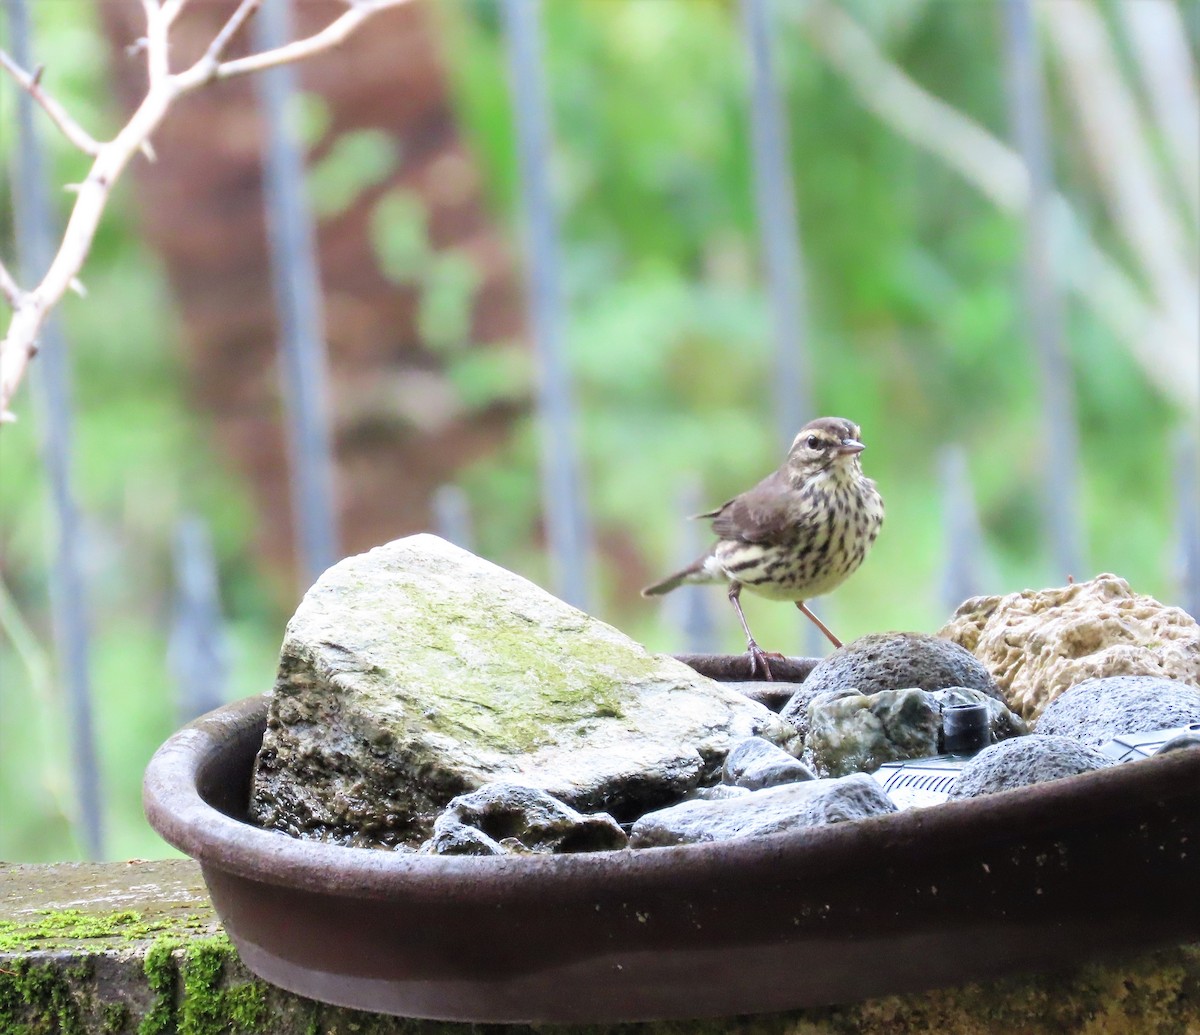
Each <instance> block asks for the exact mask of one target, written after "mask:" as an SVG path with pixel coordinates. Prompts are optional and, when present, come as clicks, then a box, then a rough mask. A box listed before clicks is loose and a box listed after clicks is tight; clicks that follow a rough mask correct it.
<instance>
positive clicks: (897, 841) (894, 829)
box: [143, 694, 1200, 900]
mask: <svg viewBox="0 0 1200 1035" xmlns="http://www.w3.org/2000/svg"><path fill="white" fill-rule="evenodd" d="M268 698H269V695H268V694H261V695H258V696H257V697H251V698H247V699H245V700H243V701H239V702H236V703H234V704H231V705H226V706H224V707H223V708H220V709H217V710H216V711H214V712H210V713H209V714H208V715H205V716H201V717H200V718H199V719H197V720H195V721H194V722H192V723H190V724H189V725H187V726H185V727H184V728H183V729H181V730H180V731H178V732H177V733H175V734H174V735H173V736H172V737H170V738H169V739H168V740H167V741H166V742H165V743H164V744H163V746H162V747H160V748H159V750H158V751H157V752H156V753H155V755H154V757H153V758H152V759H151V761H150V763H149V765H148V767H147V769H146V775H145V779H144V783H143V804H144V808H145V812H146V816H147V818H148V820H149V821H150V824H151V826H152V827H154V829H155V830H156V831H157V832H158V833H159V834H160V835H161V836H162V837H163V839H164V840H166V841H167V842H168V843H169V844H171V845H173V846H174V847H175V848H178V849H179V850H181V851H183V852H184V853H186V854H187V855H190V856H192V857H193V858H194V859H196V860H197V861H198V862H199V863H200V864H201V865H202V866H213V867H216V868H218V869H221V870H224V871H226V872H229V873H232V874H236V875H238V876H241V877H244V878H248V879H251V880H254V881H259V882H263V883H267V884H273V885H279V886H286V887H293V888H304V889H309V890H313V891H326V892H327V891H329V890H330V888H331V875H336V881H335V883H336V885H337V886H338V887H339V889H340V890H342V891H345V892H348V893H353V894H354V895H355V897H359V898H378V899H387V898H391V897H393V896H394V895H395V894H396V893H397V892H398V891H403V893H404V894H405V895H409V896H411V895H414V894H415V895H420V896H422V897H424V896H429V897H439V896H441V895H445V894H448V893H454V894H456V895H461V894H462V893H464V892H466V893H468V894H469V893H470V891H471V889H472V888H477V889H479V890H480V894H483V893H484V892H483V889H484V888H486V889H487V892H486V894H487V895H488V896H489V900H490V899H491V897H493V896H494V894H495V888H496V887H508V888H510V889H512V890H513V892H514V893H515V894H517V895H518V896H521V895H527V896H528V897H531V898H532V897H535V896H542V895H545V894H548V893H552V892H557V894H561V895H564V896H565V895H570V894H572V893H574V892H583V891H584V889H586V888H588V887H594V886H595V885H596V883H597V882H598V881H599V882H602V883H603V884H605V885H606V886H607V888H608V893H609V894H616V893H619V892H620V890H621V887H622V885H626V886H628V887H629V889H630V891H632V890H633V889H634V888H637V887H643V886H645V885H646V884H647V883H649V884H656V883H659V882H664V883H665V882H668V881H671V880H673V879H676V878H678V877H679V875H680V874H681V873H689V872H690V873H692V874H693V875H694V876H698V877H702V876H706V875H707V876H710V877H716V876H717V875H718V874H720V873H736V872H739V871H740V872H743V873H744V874H746V875H752V874H753V872H754V871H755V870H758V869H760V868H763V867H766V868H767V869H771V870H773V869H776V868H778V867H790V868H793V869H799V870H811V871H812V872H813V873H815V874H819V873H821V872H828V867H830V866H836V865H837V863H838V860H839V859H843V858H847V857H853V856H854V855H855V854H857V853H860V852H862V851H865V850H870V851H872V852H880V851H888V850H889V849H891V850H897V851H900V852H901V853H903V851H904V850H905V849H906V848H907V849H908V850H910V851H911V850H912V849H913V847H914V846H920V845H923V844H924V845H934V844H936V843H937V842H938V841H939V839H941V838H944V837H949V838H954V839H956V840H957V839H962V838H972V839H976V840H978V841H979V842H980V843H983V844H986V843H988V842H991V841H993V840H994V841H995V842H996V844H997V845H1005V844H1011V842H1012V840H1013V829H1014V825H1024V826H1025V828H1026V829H1027V830H1029V827H1028V824H1030V823H1031V822H1033V823H1035V824H1036V825H1037V829H1041V828H1044V827H1048V826H1052V825H1053V824H1054V823H1055V822H1061V821H1062V820H1063V819H1064V818H1069V817H1072V816H1073V815H1074V813H1075V809H1076V807H1077V806H1079V805H1080V804H1081V803H1086V802H1092V803H1094V802H1096V801H1098V800H1112V798H1113V797H1114V796H1119V797H1120V798H1121V799H1126V798H1129V797H1131V796H1132V797H1133V798H1134V799H1138V798H1141V799H1143V800H1144V799H1145V798H1147V797H1150V798H1163V797H1167V798H1177V797H1180V796H1181V794H1180V792H1179V790H1178V788H1179V787H1180V786H1182V787H1185V788H1186V787H1189V786H1190V787H1193V788H1195V787H1200V751H1194V750H1193V751H1178V752H1173V753H1171V754H1170V755H1165V756H1159V757H1156V758H1152V759H1147V760H1142V761H1138V762H1135V763H1130V764H1125V765H1114V766H1112V767H1110V768H1108V769H1104V770H1100V771H1098V772H1093V773H1086V774H1083V775H1079V776H1073V777H1067V778H1064V779H1060V780H1055V781H1051V782H1047V783H1041V784H1035V785H1033V786H1030V787H1023V788H1019V789H1015V790H1010V791H1004V792H1001V793H997V794H992V795H987V796H984V797H981V798H975V799H968V800H964V801H955V802H947V803H945V804H943V805H939V806H936V807H935V808H932V809H924V810H908V811H904V812H898V813H893V814H889V815H885V816H876V817H871V818H869V819H863V820H857V821H854V822H849V823H836V824H830V825H826V826H820V827H814V828H808V829H806V830H801V831H793V832H786V833H778V834H771V835H764V836H761V837H753V838H741V839H735V840H728V841H719V842H709V843H704V844H691V845H679V846H671V847H660V848H645V849H637V850H629V849H625V850H620V851H608V852H591V853H580V854H576V855H552V856H551V855H526V856H490V857H476V856H471V857H462V856H438V855H414V854H410V853H398V852H390V851H386V850H378V849H369V848H354V847H345V846H341V845H332V844H327V843H323V842H319V841H311V840H302V839H298V838H294V837H291V836H289V835H287V834H284V833H281V832H272V831H268V830H265V829H263V828H261V827H258V826H255V825H254V824H252V823H250V822H248V821H243V820H239V819H235V818H233V817H231V816H228V815H226V814H225V813H224V812H221V811H220V810H219V809H217V808H216V807H215V806H213V805H211V804H209V803H208V802H207V801H206V800H205V799H204V797H203V796H202V795H201V793H200V789H199V785H200V783H201V782H202V780H203V779H204V777H205V775H206V773H207V772H208V771H209V770H210V769H211V768H212V767H214V766H216V765H218V764H219V763H220V762H221V760H222V758H223V757H224V755H225V754H227V753H228V751H229V743H228V742H229V740H230V735H231V734H232V735H233V736H235V737H236V736H243V737H244V736H246V735H247V730H248V728H250V727H252V726H255V725H258V726H265V720H266V710H267V702H268ZM1031 735H1032V736H1036V735H1037V734H1031ZM260 736H261V735H259V737H260ZM1172 788H1175V790H1174V792H1172V790H1171V789H1172ZM1194 797H1195V795H1194V792H1193V798H1194ZM1029 832H1031V833H1032V832H1034V831H1033V830H1029Z"/></svg>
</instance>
